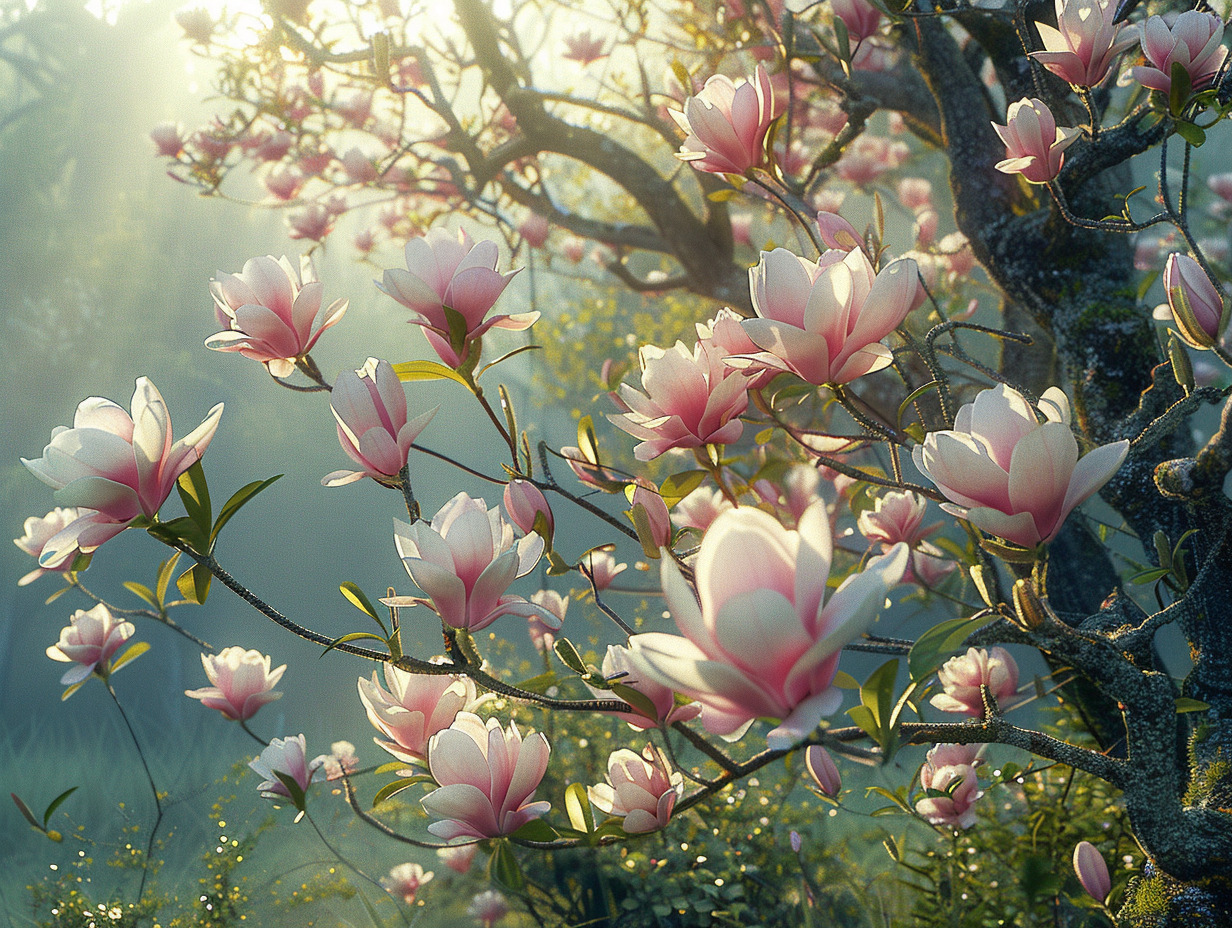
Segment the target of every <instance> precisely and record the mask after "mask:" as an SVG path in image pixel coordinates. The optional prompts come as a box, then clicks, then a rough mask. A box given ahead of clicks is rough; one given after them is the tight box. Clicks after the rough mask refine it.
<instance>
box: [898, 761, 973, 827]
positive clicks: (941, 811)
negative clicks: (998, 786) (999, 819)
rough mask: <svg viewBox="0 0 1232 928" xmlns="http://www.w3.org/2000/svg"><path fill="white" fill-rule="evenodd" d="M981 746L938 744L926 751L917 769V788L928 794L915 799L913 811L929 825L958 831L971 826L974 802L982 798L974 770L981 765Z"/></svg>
mask: <svg viewBox="0 0 1232 928" xmlns="http://www.w3.org/2000/svg"><path fill="white" fill-rule="evenodd" d="M981 747H982V745H978V744H939V745H937V746H936V747H934V748H933V749H932V750H931V751H929V752H928V759H927V760H926V761H925V762H924V766H922V767H921V768H920V786H922V787H923V788H924V789H925V790H926V791H928V792H929V793H931V794H932V795H926V796H925V797H924V798H923V799H918V800H916V803H915V810H916V812H918V813H919V814H920V815H922V816H923V817H924V818H925V820H926V821H928V822H929V823H930V824H933V825H949V826H950V827H951V828H958V829H966V828H970V827H971V826H972V825H974V824H975V808H974V806H975V801H976V800H977V799H979V798H980V797H981V796H983V795H984V792H983V790H981V789H980V783H979V777H978V776H977V774H976V770H975V768H976V767H978V766H979V765H980V764H982V763H983V760H982V759H981V758H980V756H979V751H980V748H981ZM955 784H957V785H955Z"/></svg>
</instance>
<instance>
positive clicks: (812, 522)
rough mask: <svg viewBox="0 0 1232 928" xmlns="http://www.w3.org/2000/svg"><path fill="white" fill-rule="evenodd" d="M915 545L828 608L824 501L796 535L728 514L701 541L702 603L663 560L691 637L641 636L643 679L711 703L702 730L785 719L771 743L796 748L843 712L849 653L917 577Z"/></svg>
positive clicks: (635, 659)
mask: <svg viewBox="0 0 1232 928" xmlns="http://www.w3.org/2000/svg"><path fill="white" fill-rule="evenodd" d="M907 555H908V549H907V546H906V545H897V546H895V547H894V548H893V549H892V550H891V551H890V553H889V554H886V555H882V556H879V557H875V558H873V559H872V560H870V561H869V563H868V566H867V567H866V568H865V569H864V570H863V571H861V572H859V573H855V574H852V575H851V576H849V577H848V578H847V579H846V580H844V581H843V583H842V584H841V585H840V586H839V587H838V589H837V590H835V591H834V592H833V593H832V594H830V596H829V599H828V600H827V598H826V592H827V590H826V581H827V578H828V577H829V573H830V567H831V556H832V540H831V535H830V522H829V516H828V514H827V512H826V507H825V505H824V503H821V502H817V503H815V504H813V505H812V506H810V507H809V509H808V510H807V511H806V512H805V513H804V515H803V516H802V517H801V518H800V524H799V527H798V528H797V529H796V530H794V531H793V530H789V529H785V528H783V526H782V525H780V524H779V523H778V522H777V521H776V520H775V519H774V518H773V517H772V516H770V515H768V514H767V513H765V512H762V511H761V510H759V509H752V508H750V507H748V506H742V507H740V508H738V509H732V510H729V511H728V512H725V513H723V514H722V515H720V516H719V517H718V518H717V519H716V520H715V522H714V524H713V525H712V526H711V527H710V531H708V532H707V533H706V536H705V538H703V539H702V544H701V550H700V552H699V553H698V555H697V562H696V566H695V577H696V584H697V591H698V596H699V597H700V600H701V602H700V605H699V603H698V599H697V598H695V597H694V593H693V590H692V589H691V588H690V587H689V585H688V584H687V583H686V582H685V580H684V577H683V576H682V575H681V573H680V569H679V568H678V567H677V566H676V565H675V563H674V562H673V561H672V560H670V559H668V558H664V560H663V568H662V571H663V595H664V597H665V599H666V600H667V605H668V608H669V609H670V611H671V614H672V617H673V618H674V619H675V621H676V626H677V628H679V629H680V631H681V632H683V634H684V636H685V637H683V638H681V637H678V636H676V635H668V634H663V633H660V632H652V633H649V634H643V635H634V636H633V637H632V638H630V639H629V648H630V651H631V652H632V654H631V659H632V663H633V665H634V668H635V669H636V670H638V671H639V672H641V673H644V674H645V675H646V676H648V677H650V678H651V679H654V680H658V681H659V682H660V683H662V684H664V685H666V686H670V687H672V688H673V689H674V690H676V691H677V692H680V693H684V694H685V695H687V696H690V697H692V698H693V699H696V700H697V701H698V702H700V703H702V705H703V707H704V708H703V709H702V724H703V725H704V726H705V727H706V729H707V730H708V731H710V732H711V733H713V734H717V735H722V736H724V737H725V738H728V739H729V740H735V739H737V738H739V737H741V736H742V735H743V734H744V732H745V731H746V730H747V729H748V726H749V725H750V724H751V723H752V722H753V720H754V719H757V718H775V719H782V720H783V721H782V724H780V725H779V726H778V727H777V728H775V729H774V730H773V731H771V732H770V733H769V734H768V735H767V738H766V740H767V742H768V743H769V745H770V747H772V748H775V749H778V748H787V747H790V746H792V745H794V744H796V743H797V742H799V741H800V740H801V739H803V738H805V737H807V736H808V734H809V733H810V732H812V731H813V729H815V728H816V727H817V725H818V723H819V722H820V721H821V719H822V718H823V717H825V716H827V715H830V714H831V713H833V712H835V711H836V710H837V709H838V707H839V704H840V703H841V701H842V695H841V693H840V692H839V690H838V688H837V687H835V686H834V676H835V673H836V672H837V670H838V659H839V653H840V650H841V649H842V647H843V645H845V644H847V643H848V642H849V641H852V640H853V639H855V638H857V637H858V636H859V635H860V634H862V633H863V632H864V630H865V629H867V628H868V627H869V626H870V625H871V624H872V623H873V621H874V619H875V618H876V616H877V611H878V610H879V609H880V608H881V605H882V603H883V602H884V600H885V597H886V593H887V592H888V591H889V589H890V588H891V587H892V586H894V585H895V584H896V583H898V581H899V579H900V578H901V577H902V575H903V571H904V570H906V568H907Z"/></svg>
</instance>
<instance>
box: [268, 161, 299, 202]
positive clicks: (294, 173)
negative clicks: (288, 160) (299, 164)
mask: <svg viewBox="0 0 1232 928" xmlns="http://www.w3.org/2000/svg"><path fill="white" fill-rule="evenodd" d="M306 180H307V178H306V177H304V175H303V174H301V173H300V172H299V171H298V170H296V169H295V168H287V169H286V170H284V171H275V172H273V173H272V174H270V175H269V176H268V177H266V178H265V181H264V183H265V189H266V190H268V191H269V192H270V193H271V194H272V195H273V196H274V198H275V199H278V200H294V199H295V198H296V196H298V195H299V191H300V188H301V187H303V186H304V182H305V181H306Z"/></svg>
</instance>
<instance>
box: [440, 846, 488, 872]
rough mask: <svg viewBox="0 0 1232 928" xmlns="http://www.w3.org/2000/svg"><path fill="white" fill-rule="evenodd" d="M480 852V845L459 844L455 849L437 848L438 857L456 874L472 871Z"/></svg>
mask: <svg viewBox="0 0 1232 928" xmlns="http://www.w3.org/2000/svg"><path fill="white" fill-rule="evenodd" d="M478 850H479V845H478V844H457V845H454V846H453V847H439V848H437V849H436V856H437V857H439V858H440V859H441V861H442V862H443V863H444V864H445V866H446V867H448V868H449V869H450V870H453V871H454V872H455V873H466V872H468V871H469V870H470V869H471V863H472V862H473V861H474V860H475V854H476V853H477V852H478Z"/></svg>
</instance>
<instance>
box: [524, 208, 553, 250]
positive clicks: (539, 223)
mask: <svg viewBox="0 0 1232 928" xmlns="http://www.w3.org/2000/svg"><path fill="white" fill-rule="evenodd" d="M551 231H552V227H551V225H549V223H548V220H547V217H546V216H544V215H542V214H541V213H531V214H530V215H528V216H527V217H526V218H525V219H523V220H522V221H521V222H520V223H518V234H519V235H521V236H522V241H524V242H526V244H527V245H529V246H530V247H531V248H542V247H543V245H544V244H545V243H546V242H547V240H548V233H549V232H551Z"/></svg>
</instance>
